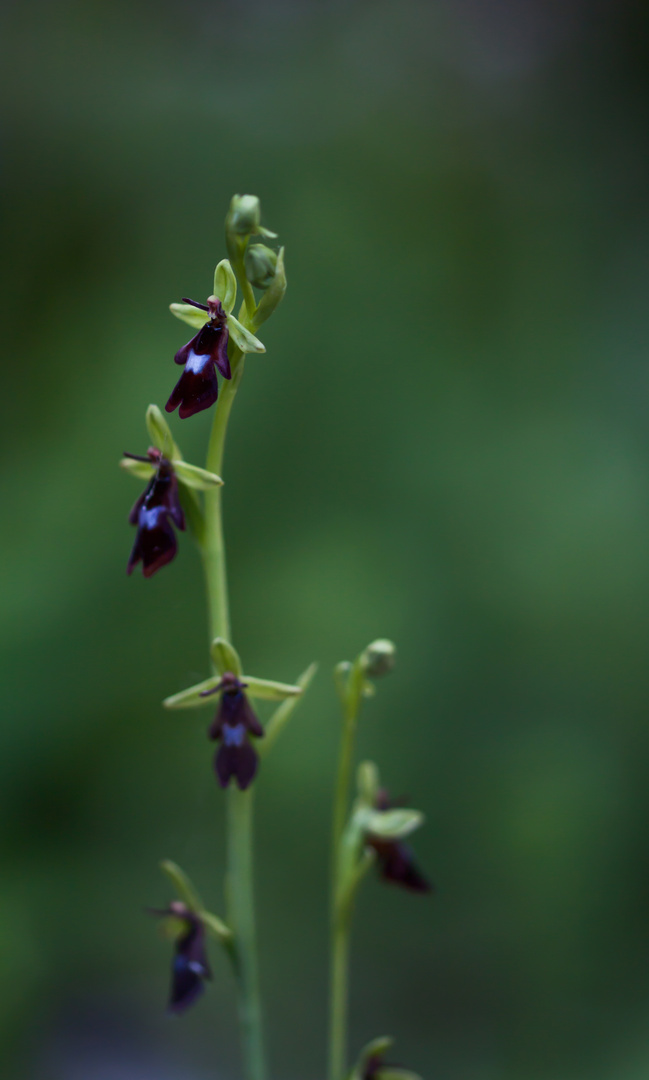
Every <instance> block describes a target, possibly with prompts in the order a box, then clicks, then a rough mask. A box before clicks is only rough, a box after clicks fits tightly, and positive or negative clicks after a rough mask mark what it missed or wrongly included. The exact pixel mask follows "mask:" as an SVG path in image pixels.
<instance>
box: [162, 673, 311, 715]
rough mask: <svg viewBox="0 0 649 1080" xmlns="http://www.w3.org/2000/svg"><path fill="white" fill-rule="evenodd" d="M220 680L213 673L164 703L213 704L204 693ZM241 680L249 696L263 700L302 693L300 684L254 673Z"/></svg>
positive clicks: (178, 706) (185, 706)
mask: <svg viewBox="0 0 649 1080" xmlns="http://www.w3.org/2000/svg"><path fill="white" fill-rule="evenodd" d="M220 681H221V675H220V674H219V675H212V676H211V677H210V678H209V679H204V680H203V682H200V683H196V685H195V686H190V687H188V688H187V690H181V691H180V692H179V693H178V694H172V695H171V697H168V698H165V699H164V701H163V702H162V704H163V705H164V707H165V709H195V708H197V707H198V706H199V705H212V704H213V702H212V701H211V700H210V698H209V697H203V696H202V695H203V693H204V692H205V691H206V690H215V689H216V687H217V686H218V685H219V683H220ZM241 681H242V682H243V683H245V684H246V692H247V694H248V695H249V697H252V698H259V699H261V700H262V701H283V700H284V699H285V698H292V697H296V696H298V695H299V694H301V693H302V689H301V687H299V686H292V685H290V684H289V683H280V682H272V681H271V680H270V679H256V678H255V677H254V676H253V675H242V676H241Z"/></svg>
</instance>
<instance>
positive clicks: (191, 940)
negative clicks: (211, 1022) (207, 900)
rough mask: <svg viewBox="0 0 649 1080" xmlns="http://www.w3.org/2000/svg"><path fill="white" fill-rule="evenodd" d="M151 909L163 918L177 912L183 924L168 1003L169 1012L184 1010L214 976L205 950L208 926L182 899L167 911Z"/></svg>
mask: <svg viewBox="0 0 649 1080" xmlns="http://www.w3.org/2000/svg"><path fill="white" fill-rule="evenodd" d="M150 913H151V914H152V915H158V916H160V917H162V918H167V917H168V916H173V917H174V918H176V919H180V920H181V922H182V924H183V928H182V931H181V933H180V935H179V936H178V938H177V939H176V946H175V951H174V958H173V963H172V965H171V993H170V995H169V1005H168V1012H171V1013H182V1012H184V1011H185V1009H188V1008H189V1006H190V1005H193V1004H194V1002H195V1001H196V1000H197V998H199V997H200V996H201V994H202V993H203V991H204V989H205V985H204V983H205V980H206V979H211V978H212V972H211V971H210V965H209V963H208V960H207V953H206V951H205V927H204V925H203V922H202V919H201V918H200V916H198V915H197V914H196V913H195V912H193V911H190V910H189V908H188V907H187V905H186V904H183V903H181V901H180V900H174V901H172V903H171V904H170V905H169V907H168V908H167V909H166V910H165V911H154V910H153V909H151V911H150Z"/></svg>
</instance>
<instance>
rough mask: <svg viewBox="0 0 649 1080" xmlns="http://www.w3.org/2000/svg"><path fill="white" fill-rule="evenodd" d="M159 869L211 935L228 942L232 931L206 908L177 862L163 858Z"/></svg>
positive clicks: (224, 942)
mask: <svg viewBox="0 0 649 1080" xmlns="http://www.w3.org/2000/svg"><path fill="white" fill-rule="evenodd" d="M160 869H161V870H162V872H163V873H164V874H166V875H167V877H168V878H169V880H170V881H171V883H172V885H173V887H174V888H175V890H176V892H177V893H178V896H179V897H180V899H181V900H182V901H183V902H184V903H185V904H186V905H187V907H188V908H189V910H190V911H193V912H195V914H196V915H200V918H201V922H202V923H203V925H204V926H205V928H206V929H207V930H208V931H209V932H210V933H211V934H212V936H213V937H215V938H218V940H219V941H220V942H221V943H222V944H224V945H225V944H228V943H229V942H230V941H231V940H232V931H231V930H230V927H229V926H226V924H225V923H224V922H223V921H222V920H221V919H219V917H218V915H214V914H213V912H211V911H207V910H206V908H205V907H204V906H203V901H202V900H201V898H200V896H199V895H198V893H197V892H196V889H195V888H194V886H193V885H192V883H191V881H190V880H189V878H188V877H187V874H186V873H185V871H184V870H181V868H180V867H179V866H178V865H177V863H175V862H172V861H171V859H163V861H162V862H161V863H160ZM169 918H170V920H171V919H173V918H174V916H173V915H171V916H170V917H169Z"/></svg>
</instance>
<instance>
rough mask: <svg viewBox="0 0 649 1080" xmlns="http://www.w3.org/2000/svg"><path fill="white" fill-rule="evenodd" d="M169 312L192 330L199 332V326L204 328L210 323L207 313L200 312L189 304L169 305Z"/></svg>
mask: <svg viewBox="0 0 649 1080" xmlns="http://www.w3.org/2000/svg"><path fill="white" fill-rule="evenodd" d="M169 311H170V312H171V314H172V315H175V316H176V318H177V319H180V321H181V322H184V323H187V325H188V326H191V327H192V328H193V329H194V330H200V328H201V326H205V323H208V322H209V321H210V316H209V314H208V312H207V311H201V309H200V308H195V307H193V306H192V305H191V304H169Z"/></svg>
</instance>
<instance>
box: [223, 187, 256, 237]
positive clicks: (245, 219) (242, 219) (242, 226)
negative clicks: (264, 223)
mask: <svg viewBox="0 0 649 1080" xmlns="http://www.w3.org/2000/svg"><path fill="white" fill-rule="evenodd" d="M260 221H261V206H260V205H259V199H258V198H257V196H256V195H233V196H232V201H231V203H230V210H229V212H228V217H227V221H226V226H225V227H226V229H227V231H228V232H232V233H236V235H237V236H252V235H253V234H254V233H256V232H257V230H258V229H259V224H260Z"/></svg>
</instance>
